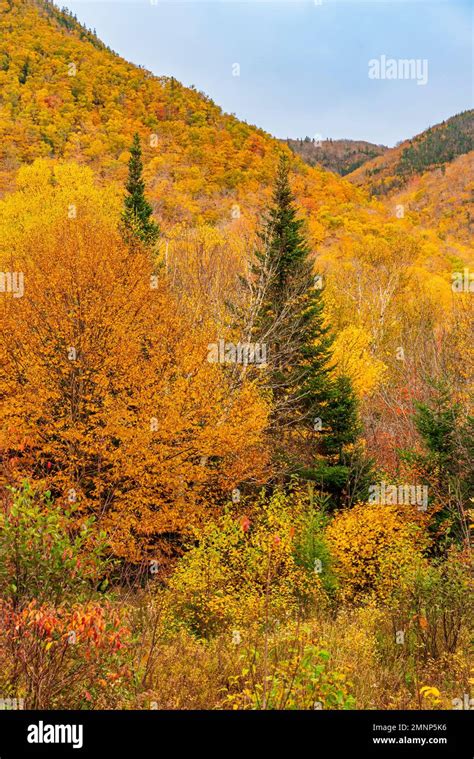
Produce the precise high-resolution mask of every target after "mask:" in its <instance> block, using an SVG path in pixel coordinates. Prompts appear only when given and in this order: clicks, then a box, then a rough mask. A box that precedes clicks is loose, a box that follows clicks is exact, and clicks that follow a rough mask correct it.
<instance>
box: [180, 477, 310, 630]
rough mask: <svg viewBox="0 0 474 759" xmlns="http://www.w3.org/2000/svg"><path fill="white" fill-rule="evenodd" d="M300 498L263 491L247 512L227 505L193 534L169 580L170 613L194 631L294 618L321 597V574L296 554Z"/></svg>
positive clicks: (301, 511) (303, 520)
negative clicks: (214, 519)
mask: <svg viewBox="0 0 474 759" xmlns="http://www.w3.org/2000/svg"><path fill="white" fill-rule="evenodd" d="M306 524H307V522H306V514H305V511H304V504H303V501H302V499H301V498H300V497H299V496H298V495H297V494H293V495H291V494H290V495H288V494H285V493H283V492H281V491H277V492H275V493H274V494H273V495H272V496H271V497H268V496H266V495H265V493H262V494H261V495H260V497H259V498H258V499H257V500H256V502H255V504H254V505H253V507H252V506H251V505H248V512H247V514H245V513H244V514H243V513H242V508H241V507H240V508H239V509H238V510H237V509H236V508H235V507H233V506H229V507H228V508H227V510H226V513H225V514H224V515H223V516H222V517H221V518H220V519H219V520H218V521H217V522H215V523H211V524H208V525H207V526H206V527H205V528H204V530H203V531H202V532H201V533H200V534H199V535H197V540H198V544H197V545H195V546H194V547H193V548H191V550H190V551H188V553H187V554H186V555H185V556H184V557H183V558H182V560H181V562H180V564H179V565H178V567H177V569H176V571H175V573H174V574H173V576H172V577H171V579H170V582H169V590H170V593H171V596H172V607H173V614H174V615H175V618H176V619H179V620H180V621H181V623H183V622H184V624H185V625H186V626H187V627H188V629H190V630H192V631H193V632H195V633H196V634H198V635H202V636H210V635H213V634H215V633H217V632H219V631H221V630H223V629H228V628H229V626H230V625H232V624H233V625H239V624H244V623H248V622H251V621H253V620H259V621H260V623H261V624H263V625H264V626H265V627H266V628H268V627H269V626H270V625H273V624H274V623H278V622H279V621H281V620H285V619H286V618H288V617H290V616H291V617H292V618H300V617H301V616H303V615H304V614H306V612H307V611H308V610H309V609H310V608H311V607H313V606H314V604H315V602H316V600H317V599H318V598H319V600H320V602H321V603H323V600H324V591H323V589H322V583H321V577H320V573H318V571H317V569H316V570H315V568H314V565H313V566H312V567H309V568H308V566H307V565H305V563H304V562H302V561H301V557H300V556H299V555H298V547H299V545H300V537H301V534H302V531H303V530H304V528H305V525H306Z"/></svg>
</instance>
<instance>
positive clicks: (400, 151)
mask: <svg viewBox="0 0 474 759" xmlns="http://www.w3.org/2000/svg"><path fill="white" fill-rule="evenodd" d="M473 150H474V111H472V110H471V111H464V112H463V113H459V114H457V115H456V116H453V117H452V118H450V119H448V120H447V121H443V122H442V123H441V124H437V125H436V126H434V127H430V128H429V129H427V130H426V131H424V132H422V133H421V134H419V135H417V136H416V137H413V139H411V140H406V141H404V142H402V143H401V145H399V146H397V147H396V148H392V149H391V150H389V151H388V152H387V153H385V154H384V155H383V156H381V157H379V158H376V159H374V160H373V161H370V162H369V163H367V164H365V165H364V166H361V167H360V168H358V169H356V170H355V171H354V172H353V173H352V174H351V176H350V180H351V182H354V184H356V185H357V186H363V187H366V188H367V189H369V190H370V192H371V193H373V194H374V195H386V194H387V193H390V192H392V191H394V190H399V189H400V188H402V187H403V186H404V185H405V184H406V183H407V182H408V181H409V180H410V179H411V178H412V177H414V176H419V175H421V174H424V173H425V172H426V171H432V170H435V169H441V170H443V169H444V168H446V166H447V165H448V164H449V163H450V162H451V161H454V160H455V159H456V158H457V157H458V156H461V155H464V154H466V153H469V152H472V151H473ZM471 161H472V156H471ZM471 172H472V164H471Z"/></svg>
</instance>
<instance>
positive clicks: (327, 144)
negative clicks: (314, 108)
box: [286, 137, 389, 176]
mask: <svg viewBox="0 0 474 759" xmlns="http://www.w3.org/2000/svg"><path fill="white" fill-rule="evenodd" d="M286 144H287V145H288V147H289V148H290V149H291V150H292V151H293V153H296V154H297V155H299V156H301V158H302V159H303V161H305V162H306V163H307V164H309V166H322V168H323V169H327V170H328V171H333V172H335V173H336V174H340V175H341V176H345V175H346V174H350V173H351V172H352V171H355V170H356V169H358V168H359V166H362V165H363V164H364V163H367V161H370V160H371V159H372V158H376V157H377V156H380V155H383V154H384V153H386V152H387V150H389V148H387V147H386V146H385V145H375V144H374V143H372V142H366V141H365V140H332V139H326V140H322V141H318V140H316V139H315V138H314V137H313V138H310V137H305V138H304V139H296V140H294V139H290V138H288V139H287V140H286Z"/></svg>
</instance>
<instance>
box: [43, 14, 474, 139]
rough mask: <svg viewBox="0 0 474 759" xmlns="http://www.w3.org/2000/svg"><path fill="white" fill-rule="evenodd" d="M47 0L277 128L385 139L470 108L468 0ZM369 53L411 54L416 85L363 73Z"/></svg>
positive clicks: (288, 132) (120, 48) (292, 133)
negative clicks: (415, 65)
mask: <svg viewBox="0 0 474 759" xmlns="http://www.w3.org/2000/svg"><path fill="white" fill-rule="evenodd" d="M58 4H59V5H62V4H65V5H66V6H67V7H68V8H69V9H70V10H72V11H73V12H74V13H76V15H77V17H78V19H79V21H81V22H83V23H85V24H86V25H87V26H88V27H90V28H95V29H96V31H97V34H98V35H99V37H100V38H101V39H102V40H103V41H104V42H105V43H106V44H107V45H109V46H110V47H111V48H112V49H113V50H115V51H116V52H117V53H119V54H120V55H122V56H123V57H124V58H126V59H127V60H129V61H132V62H133V63H136V64H141V65H143V66H145V68H147V69H149V70H151V71H152V72H153V73H155V74H158V75H162V74H165V75H168V76H174V77H176V79H178V80H179V81H181V82H183V84H186V85H190V84H194V85H195V86H196V87H197V89H199V90H202V91H204V92H206V94H208V95H210V96H211V97H212V98H213V100H214V101H215V102H216V103H218V104H219V105H220V106H221V107H222V108H223V109H224V110H225V111H227V112H229V113H235V114H236V115H237V116H238V117H239V118H242V119H244V120H245V121H247V122H249V123H251V124H257V125H258V126H260V127H263V128H264V129H265V130H267V131H268V132H270V133H271V134H274V135H275V136H277V137H304V136H305V135H309V136H310V137H313V136H314V135H321V136H322V137H323V139H325V138H326V137H332V138H341V137H349V138H353V139H366V140H369V141H370V142H375V143H384V144H386V145H393V144H395V143H396V142H397V141H399V140H401V139H404V138H406V137H411V136H413V135H415V134H417V133H418V132H421V131H423V130H424V129H426V128H427V127H428V126H430V125H433V124H436V123H438V122H439V121H442V120H443V119H445V118H448V117H449V116H452V115H454V114H455V113H458V112H459V111H462V110H466V109H467V108H471V107H472V101H473V93H472V90H473V68H472V67H473V58H472V55H473V47H472V0H389V1H388V2H384V0H367V1H366V2H360V0H321V4H318V0H240V1H237V0H187V2H182V1H181V0H129V1H128V2H127V1H126V0H101V1H100V2H97V0H64V3H63V2H62V1H61V0H59V2H58ZM381 56H386V59H387V60H388V59H395V60H396V61H398V60H400V59H417V60H419V67H420V68H419V76H418V79H420V80H423V79H424V77H423V76H422V72H423V71H426V72H427V74H428V77H427V83H426V84H418V83H417V80H416V79H402V78H397V79H387V78H385V79H382V78H379V79H373V78H372V79H371V78H369V75H368V72H369V61H370V60H372V59H378V60H381ZM424 61H426V62H427V63H426V64H425V63H424ZM234 64H238V65H239V67H240V76H235V74H236V73H237V72H238V68H237V67H236V66H235V65H234ZM423 67H425V68H423ZM426 67H427V68H426ZM382 69H383V66H382ZM396 71H397V72H398V75H400V73H401V71H402V70H400V69H397V70H396Z"/></svg>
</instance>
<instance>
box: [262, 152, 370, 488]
mask: <svg viewBox="0 0 474 759" xmlns="http://www.w3.org/2000/svg"><path fill="white" fill-rule="evenodd" d="M259 237H260V247H259V250H258V251H257V252H256V262H255V265H254V267H253V282H254V301H255V305H254V309H253V313H254V316H253V325H252V333H253V335H254V336H255V337H256V339H258V340H259V341H260V342H262V343H266V345H267V355H268V368H267V375H266V384H267V385H268V387H269V388H270V389H271V392H272V398H273V403H274V413H273V417H272V429H271V433H272V436H273V439H274V448H275V452H276V459H277V460H278V462H279V464H283V465H284V466H286V469H287V471H293V472H300V473H302V472H303V471H304V476H305V477H309V478H314V479H318V478H319V474H321V472H323V473H324V480H325V482H326V483H327V484H328V485H329V486H331V482H330V480H331V476H330V475H331V470H333V471H332V474H334V478H333V480H334V481H333V483H332V485H333V486H334V487H333V490H334V491H335V492H336V491H338V492H340V491H341V490H342V488H343V485H344V479H345V477H346V476H348V467H347V466H346V465H345V464H344V465H343V458H342V453H343V448H344V446H345V445H347V444H350V443H353V442H355V440H356V438H357V435H358V431H359V423H358V414H357V402H356V398H355V394H354V391H353V388H352V384H351V382H350V380H349V379H348V378H347V377H339V378H338V379H334V378H333V377H332V374H331V368H332V366H331V358H332V356H331V345H332V341H333V338H332V336H331V333H330V330H329V327H328V326H327V324H326V323H325V315H324V302H323V294H322V282H321V278H320V277H319V276H315V274H314V271H313V261H312V258H311V255H310V250H309V248H308V246H307V243H306V240H305V236H304V231H303V221H302V220H300V219H298V217H297V209H296V207H295V199H294V196H293V194H292V191H291V187H290V182H289V162H288V158H287V157H286V156H285V155H282V156H281V158H280V162H279V166H278V171H277V177H276V182H275V189H274V192H273V198H272V205H271V207H270V209H269V210H268V212H267V214H266V216H265V218H264V221H263V228H262V231H261V233H260V236H259Z"/></svg>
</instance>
